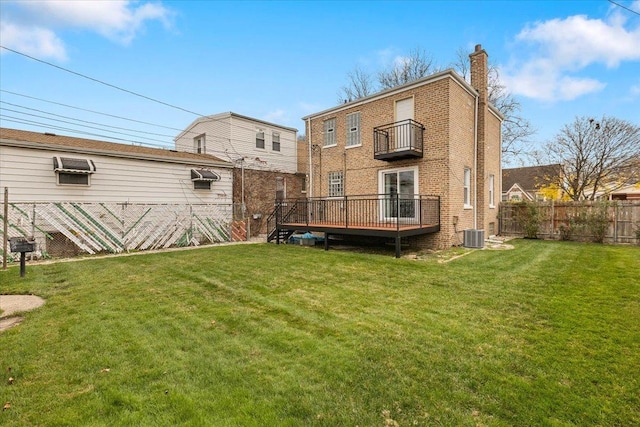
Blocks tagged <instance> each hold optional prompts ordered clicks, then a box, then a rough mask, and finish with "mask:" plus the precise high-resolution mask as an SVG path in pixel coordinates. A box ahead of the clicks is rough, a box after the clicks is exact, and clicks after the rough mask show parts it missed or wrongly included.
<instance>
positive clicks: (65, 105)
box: [0, 89, 286, 141]
mask: <svg viewBox="0 0 640 427" xmlns="http://www.w3.org/2000/svg"><path fill="white" fill-rule="evenodd" d="M0 92H5V93H8V94H11V95H15V96H20V97H24V98H29V99H33V100H36V101H41V102H46V103H49V104H54V105H60V106H63V107H67V108H73V109H76V110H80V111H86V112H89V113H93V114H99V115H103V116H107V117H113V118H116V119H121V120H127V121H130V122H135V123H140V124H144V125H149V126H156V127H160V128H164V129H170V130H175V131H178V132H179V133H183V132H184V133H185V134H191V135H194V136H200V135H201V134H202V132H195V131H192V130H189V131H186V130H185V129H179V128H174V127H169V126H164V125H159V124H157V123H149V122H144V121H140V120H134V119H130V118H127V117H122V116H117V115H113V114H109V113H103V112H100V111H95V110H89V109H86V108H81V107H76V106H73V105H69V104H62V103H59V102H55V101H50V100H46V99H42V98H37V97H34V96H29V95H25V94H21V93H17V92H11V91H8V90H5V89H0ZM202 119H206V120H207V122H208V123H213V122H223V121H224V120H226V119H227V118H226V117H221V118H217V119H213V118H211V116H203V117H202ZM225 124H228V123H225ZM272 124H273V125H274V126H276V127H278V126H279V125H277V124H275V123H272ZM105 126H106V125H105ZM233 126H234V127H235V128H239V129H244V130H248V131H251V132H255V131H256V128H259V127H260V125H259V124H257V123H256V125H255V126H254V127H248V126H242V125H239V124H237V123H235V124H234V125H233ZM265 126H266V125H265ZM281 136H282V135H281ZM283 141H286V140H284V139H283Z"/></svg>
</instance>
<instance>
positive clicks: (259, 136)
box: [256, 129, 264, 148]
mask: <svg viewBox="0 0 640 427" xmlns="http://www.w3.org/2000/svg"><path fill="white" fill-rule="evenodd" d="M256 148H264V130H262V129H258V130H257V131H256Z"/></svg>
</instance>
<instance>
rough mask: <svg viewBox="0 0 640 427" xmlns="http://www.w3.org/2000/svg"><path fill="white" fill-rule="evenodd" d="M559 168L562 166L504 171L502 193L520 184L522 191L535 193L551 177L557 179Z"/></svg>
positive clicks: (529, 167) (528, 167) (530, 167)
mask: <svg viewBox="0 0 640 427" xmlns="http://www.w3.org/2000/svg"><path fill="white" fill-rule="evenodd" d="M559 168H560V165H558V164H555V165H543V166H527V167H522V168H511V169H502V192H503V193H505V192H507V191H509V189H511V187H513V185H514V184H518V186H519V187H520V188H521V189H522V190H524V191H527V192H533V193H535V192H536V191H537V190H538V189H539V188H540V186H542V185H544V184H545V183H546V182H548V179H549V177H557V175H558V170H559Z"/></svg>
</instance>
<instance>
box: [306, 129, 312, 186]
mask: <svg viewBox="0 0 640 427" xmlns="http://www.w3.org/2000/svg"><path fill="white" fill-rule="evenodd" d="M307 145H308V146H309V163H308V168H309V170H308V171H307V178H308V179H307V187H308V188H307V198H309V197H313V164H312V163H311V162H312V156H311V119H307Z"/></svg>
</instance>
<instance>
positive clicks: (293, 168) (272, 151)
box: [175, 112, 298, 173]
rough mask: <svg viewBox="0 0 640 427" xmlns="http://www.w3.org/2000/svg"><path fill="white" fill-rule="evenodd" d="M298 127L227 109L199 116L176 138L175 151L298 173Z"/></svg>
mask: <svg viewBox="0 0 640 427" xmlns="http://www.w3.org/2000/svg"><path fill="white" fill-rule="evenodd" d="M297 132H298V131H297V129H293V128H289V127H285V126H281V125H277V124H274V123H269V122H266V121H263V120H259V119H254V118H251V117H247V116H242V115H240V114H236V113H232V112H227V113H220V114H215V115H212V116H206V117H200V118H198V119H196V120H195V121H194V122H193V123H191V124H190V125H189V126H187V128H186V129H185V130H184V131H183V132H181V133H180V134H179V135H178V136H177V137H176V138H175V144H176V150H178V151H188V152H191V153H198V152H201V153H206V154H211V155H214V156H217V157H219V158H222V159H224V160H227V161H231V162H238V161H240V160H241V159H244V167H245V168H247V169H258V170H270V171H277V172H286V173H296V172H297V142H296V136H297Z"/></svg>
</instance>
